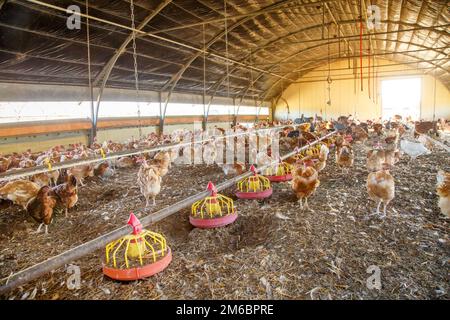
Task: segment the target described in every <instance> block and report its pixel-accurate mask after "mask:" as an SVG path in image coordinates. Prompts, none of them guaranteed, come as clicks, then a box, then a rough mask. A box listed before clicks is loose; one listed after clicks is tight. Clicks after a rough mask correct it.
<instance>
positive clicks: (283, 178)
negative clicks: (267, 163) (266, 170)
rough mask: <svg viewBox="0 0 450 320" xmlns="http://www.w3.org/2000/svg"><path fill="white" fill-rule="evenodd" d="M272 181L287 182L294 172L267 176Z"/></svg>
mask: <svg viewBox="0 0 450 320" xmlns="http://www.w3.org/2000/svg"><path fill="white" fill-rule="evenodd" d="M267 179H269V180H270V182H286V181H291V180H292V174H290V173H288V174H286V175H284V176H267Z"/></svg>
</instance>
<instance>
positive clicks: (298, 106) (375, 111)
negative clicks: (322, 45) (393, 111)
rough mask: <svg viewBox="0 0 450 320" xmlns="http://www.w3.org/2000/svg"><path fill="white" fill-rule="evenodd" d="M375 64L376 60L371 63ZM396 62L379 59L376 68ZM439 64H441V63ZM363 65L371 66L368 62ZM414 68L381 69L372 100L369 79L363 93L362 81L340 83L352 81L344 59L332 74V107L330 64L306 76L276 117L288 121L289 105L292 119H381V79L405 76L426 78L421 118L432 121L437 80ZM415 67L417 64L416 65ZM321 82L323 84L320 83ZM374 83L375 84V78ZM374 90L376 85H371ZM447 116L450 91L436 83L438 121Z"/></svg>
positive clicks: (284, 96)
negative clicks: (348, 116) (315, 117)
mask: <svg viewBox="0 0 450 320" xmlns="http://www.w3.org/2000/svg"><path fill="white" fill-rule="evenodd" d="M371 63H372V61H371ZM394 63H395V62H393V61H388V60H382V59H378V60H376V65H378V66H381V65H389V64H394ZM437 63H439V62H437ZM363 65H364V66H367V65H368V61H367V60H366V59H365V60H364V61H363ZM410 66H411V65H401V66H387V67H382V68H379V75H380V76H379V78H378V82H377V85H376V87H377V90H376V96H375V97H374V96H373V92H371V94H372V97H371V98H370V99H369V95H368V80H367V79H364V83H363V88H364V91H363V92H361V90H360V78H359V75H358V78H357V80H356V81H355V80H353V79H350V80H338V79H339V78H341V79H343V78H352V77H353V75H352V72H353V70H352V69H347V68H348V62H347V60H341V61H339V62H335V63H332V64H331V69H342V70H337V71H332V72H331V78H332V79H333V82H332V84H331V102H332V103H331V106H329V105H327V104H326V102H327V100H328V91H327V85H328V84H327V82H326V81H323V80H325V79H326V78H327V71H326V70H327V69H328V67H327V65H323V66H321V67H319V68H317V69H315V70H314V71H312V72H309V73H308V74H305V75H304V76H303V77H302V78H300V79H298V81H297V82H299V83H295V84H292V85H290V86H289V87H288V88H287V89H286V90H285V91H284V92H283V94H282V98H281V99H280V100H279V101H278V103H277V105H276V106H275V107H276V109H275V118H276V119H283V120H284V119H287V118H288V112H287V107H286V102H287V103H288V104H289V107H290V114H289V118H291V119H295V118H297V117H299V116H300V115H301V114H304V115H305V116H314V114H316V113H317V114H318V115H322V116H323V117H325V118H326V119H329V118H337V117H338V116H340V115H349V114H354V115H356V116H357V117H358V118H359V119H361V120H367V119H376V118H379V117H380V116H381V108H382V106H381V92H380V91H381V83H380V82H381V80H384V79H391V78H401V77H413V76H414V77H420V78H421V79H422V100H421V107H420V108H421V110H420V113H421V118H422V119H427V120H431V119H432V118H433V110H434V87H435V86H434V85H435V81H434V77H432V76H431V75H423V74H421V75H418V73H419V72H420V71H418V70H415V69H414V68H411V67H410ZM413 66H414V65H413ZM367 70H368V69H367V68H366V69H363V75H364V76H367ZM319 81H320V82H319ZM371 81H373V80H372V79H371ZM371 90H372V84H371ZM439 117H444V118H447V119H450V92H449V90H448V89H447V88H446V87H445V86H444V85H443V84H442V83H441V82H440V81H436V119H437V118H439Z"/></svg>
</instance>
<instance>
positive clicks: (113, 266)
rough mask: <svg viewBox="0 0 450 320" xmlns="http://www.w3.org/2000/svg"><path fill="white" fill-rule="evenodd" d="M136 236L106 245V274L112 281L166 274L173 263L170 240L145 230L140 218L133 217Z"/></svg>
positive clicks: (131, 220) (129, 220)
mask: <svg viewBox="0 0 450 320" xmlns="http://www.w3.org/2000/svg"><path fill="white" fill-rule="evenodd" d="M128 224H129V225H130V226H132V227H133V233H132V234H130V235H126V236H124V237H122V238H120V239H119V240H115V241H113V242H110V243H109V244H108V245H107V246H106V261H105V263H104V264H103V273H104V274H105V275H106V276H108V277H109V278H111V279H114V280H121V281H133V280H138V279H143V278H147V277H150V276H152V275H155V274H157V273H159V272H161V271H163V270H164V269H165V268H166V267H167V266H168V265H169V264H170V262H171V261H172V252H171V250H170V248H169V247H168V246H167V243H166V239H165V238H164V237H163V236H162V235H160V234H159V233H156V232H152V231H148V230H145V229H142V224H141V222H140V221H139V219H138V218H137V217H136V216H135V215H134V214H133V213H131V214H130V218H129V219H128Z"/></svg>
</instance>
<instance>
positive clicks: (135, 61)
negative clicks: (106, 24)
mask: <svg viewBox="0 0 450 320" xmlns="http://www.w3.org/2000/svg"><path fill="white" fill-rule="evenodd" d="M130 9H131V28H132V29H133V33H132V38H133V63H134V81H135V86H136V101H137V113H138V125H139V139H140V138H142V127H141V107H140V105H139V75H138V68H137V53H136V32H135V31H134V30H135V24H134V3H133V0H131V1H130Z"/></svg>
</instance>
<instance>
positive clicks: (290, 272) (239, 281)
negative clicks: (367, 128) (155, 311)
mask: <svg viewBox="0 0 450 320" xmlns="http://www.w3.org/2000/svg"><path fill="white" fill-rule="evenodd" d="M438 168H442V169H444V170H447V171H450V157H449V156H448V153H447V154H446V153H445V152H442V151H435V152H434V153H433V154H431V155H425V156H421V157H419V158H417V159H416V160H411V161H410V159H409V157H408V156H406V155H405V156H404V157H403V159H402V160H401V162H400V163H398V164H397V166H396V168H395V169H394V170H392V174H393V176H394V178H395V182H396V197H395V199H394V200H393V201H392V203H391V205H390V206H389V207H388V216H387V217H386V218H385V219H379V218H378V217H376V216H370V214H371V213H373V212H374V211H375V207H376V205H375V203H374V202H372V201H371V200H370V199H368V196H367V192H366V187H365V184H366V178H367V174H368V173H367V171H366V169H365V153H364V152H363V151H362V148H361V146H356V161H355V166H354V169H353V170H352V171H351V172H350V173H349V174H343V173H341V171H340V170H338V169H337V168H336V165H335V163H334V155H332V156H331V157H330V159H329V161H328V164H327V167H326V169H325V170H324V171H323V172H321V174H320V181H321V185H320V187H319V189H318V191H317V192H316V194H315V195H314V196H313V197H311V198H310V201H309V204H310V207H311V209H312V210H313V211H312V210H311V211H309V210H303V211H302V210H300V209H299V205H298V204H297V203H296V199H295V196H294V194H293V192H292V191H291V189H290V186H289V185H288V184H287V183H281V184H275V185H274V194H273V196H272V197H271V198H269V199H268V200H266V201H261V202H258V201H249V200H235V205H236V206H237V208H238V212H239V218H238V220H237V221H236V222H235V223H234V224H232V225H230V226H227V227H224V228H219V229H214V230H200V229H194V228H193V227H192V226H191V225H190V224H189V220H188V215H189V210H183V211H181V212H179V213H178V214H175V215H173V216H171V217H169V218H166V219H165V220H163V221H161V222H159V223H157V224H156V225H154V226H152V227H151V228H149V229H151V230H153V231H157V232H160V233H162V234H163V235H164V236H165V237H166V238H167V241H168V244H169V245H170V247H171V248H172V251H173V261H172V263H171V264H170V265H169V267H168V268H167V269H166V270H165V271H163V272H162V273H160V274H158V275H156V276H154V277H152V278H149V279H146V280H141V281H136V282H131V283H120V282H116V281H112V280H109V279H108V278H106V277H104V276H103V274H102V272H101V265H102V259H103V256H104V252H103V251H98V252H96V253H95V254H91V255H89V256H87V257H85V258H83V259H81V260H79V261H74V262H73V264H74V265H77V266H79V267H80V268H81V279H82V283H81V288H80V289H78V290H69V289H68V288H67V286H66V281H67V278H68V277H69V274H68V273H67V266H66V267H64V268H60V269H58V270H55V271H54V272H53V273H52V274H48V275H45V276H43V277H41V278H40V279H39V280H37V281H33V282H31V283H29V284H27V285H24V286H23V287H21V288H19V289H17V290H15V291H13V292H11V293H10V294H9V295H8V296H6V297H3V298H4V299H33V298H34V299H448V298H449V273H448V271H449V264H448V263H449V253H450V250H449V248H450V245H449V232H448V231H449V220H448V219H447V218H445V217H444V216H442V215H441V214H440V213H439V208H438V207H437V195H436V193H435V184H436V172H437V170H438ZM136 173H137V168H136V169H134V170H129V171H126V170H122V171H120V172H119V173H118V174H116V176H115V177H114V178H111V179H110V180H109V181H107V182H103V181H101V180H99V179H97V178H92V179H91V180H90V181H88V182H87V185H86V186H85V187H81V188H80V192H79V202H78V205H77V206H76V208H75V209H73V210H71V212H70V216H69V218H68V219H66V218H64V214H59V215H57V216H56V218H55V220H54V222H53V224H52V225H50V227H49V234H48V235H45V234H43V233H40V234H38V235H34V234H32V232H33V231H35V229H36V228H37V224H36V223H35V222H34V221H33V220H32V219H31V218H30V217H28V215H27V214H26V212H24V211H22V210H21V209H20V208H19V207H16V206H11V205H9V204H7V203H5V202H3V203H2V204H1V205H0V277H1V278H5V277H8V275H10V274H11V273H12V272H17V271H19V270H21V269H23V268H26V267H29V266H31V265H33V264H35V263H38V262H41V261H43V260H45V259H47V258H49V257H52V256H55V255H57V254H58V253H61V252H63V251H65V250H67V249H69V248H72V247H74V246H76V245H79V244H81V243H84V242H86V241H88V240H91V239H93V238H95V237H97V236H99V235H101V234H104V233H106V232H108V231H111V230H113V229H115V228H117V227H119V226H122V225H124V224H125V223H126V221H127V219H128V216H129V214H130V212H134V213H136V214H137V216H138V217H142V216H144V215H146V214H149V213H151V212H153V211H156V210H158V209H161V208H163V207H165V206H168V205H170V204H171V203H173V202H175V201H177V200H181V199H183V198H186V197H188V196H189V195H192V194H194V193H197V192H199V191H203V190H204V189H205V187H206V184H207V182H208V181H209V180H212V181H213V182H216V183H218V182H222V181H223V180H224V179H225V177H224V174H223V173H222V171H221V170H220V169H219V168H218V167H217V166H211V167H209V168H207V167H205V166H196V167H189V168H188V167H183V166H175V167H174V168H172V169H171V171H170V172H169V174H168V175H167V176H166V177H165V178H164V179H163V189H162V192H161V194H160V195H159V196H158V198H157V205H156V207H154V208H151V209H149V210H144V209H143V206H144V201H143V198H142V197H141V196H140V193H139V189H138V187H137V185H136V184H135V180H136ZM232 192H233V190H231V189H230V190H228V192H225V194H226V195H229V196H232ZM372 265H375V266H378V267H379V268H380V270H381V284H382V288H381V289H380V290H377V289H369V288H368V287H367V285H366V281H367V279H368V278H369V277H370V276H371V274H370V273H367V269H368V268H369V266H372Z"/></svg>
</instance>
